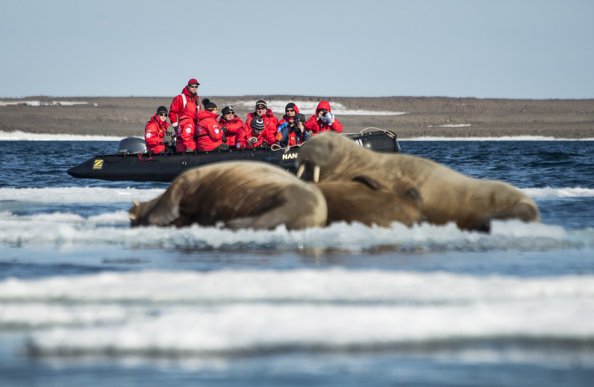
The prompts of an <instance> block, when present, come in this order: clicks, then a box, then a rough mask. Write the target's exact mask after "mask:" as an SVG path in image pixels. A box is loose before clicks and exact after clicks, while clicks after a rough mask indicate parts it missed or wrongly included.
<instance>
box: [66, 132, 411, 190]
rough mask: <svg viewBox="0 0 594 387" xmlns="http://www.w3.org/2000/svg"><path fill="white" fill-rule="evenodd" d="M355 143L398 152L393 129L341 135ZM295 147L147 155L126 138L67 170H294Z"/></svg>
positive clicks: (90, 174)
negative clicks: (230, 165)
mask: <svg viewBox="0 0 594 387" xmlns="http://www.w3.org/2000/svg"><path fill="white" fill-rule="evenodd" d="M345 136H347V137H349V138H350V139H352V140H353V141H355V142H356V143H357V144H358V145H360V146H362V147H365V148H368V149H371V150H374V151H377V152H400V144H399V143H398V139H397V136H396V134H395V133H394V132H392V131H388V130H382V129H375V128H374V129H373V130H363V131H361V133H357V134H345ZM298 151H299V146H293V147H286V148H282V147H277V146H273V147H272V148H266V149H263V148H261V149H229V150H224V151H212V152H193V153H165V154H150V153H147V152H146V146H145V143H144V139H143V138H139V137H127V138H125V139H123V140H121V141H120V145H119V149H118V152H117V153H116V154H106V155H97V156H94V157H91V158H90V159H88V160H86V161H84V162H82V163H81V164H79V165H76V166H74V167H72V168H70V169H69V170H68V174H69V175H71V176H74V177H78V178H86V179H101V180H130V181H162V182H170V181H172V180H173V179H174V178H175V177H176V176H177V175H179V174H180V173H182V172H184V171H185V170H187V169H190V168H195V167H199V166H202V165H206V164H211V163H216V162H221V161H240V160H253V161H263V162H267V163H271V164H274V165H277V166H279V167H281V168H284V169H286V170H288V171H292V172H295V159H296V158H297V152H298Z"/></svg>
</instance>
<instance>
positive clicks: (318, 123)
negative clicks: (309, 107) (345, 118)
mask: <svg viewBox="0 0 594 387" xmlns="http://www.w3.org/2000/svg"><path fill="white" fill-rule="evenodd" d="M305 129H307V130H311V132H312V134H314V135H315V134H317V133H320V132H327V131H330V130H331V131H334V132H337V133H342V123H341V122H340V121H338V119H337V118H336V117H334V114H332V109H331V108H330V103H329V102H328V101H320V103H319V104H318V107H316V113H315V114H314V115H312V116H311V117H309V119H308V120H307V122H306V123H305Z"/></svg>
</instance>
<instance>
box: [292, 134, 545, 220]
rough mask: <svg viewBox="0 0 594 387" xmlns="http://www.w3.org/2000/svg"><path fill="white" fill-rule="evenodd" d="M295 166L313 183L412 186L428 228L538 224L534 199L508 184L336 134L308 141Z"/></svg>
mask: <svg viewBox="0 0 594 387" xmlns="http://www.w3.org/2000/svg"><path fill="white" fill-rule="evenodd" d="M297 165H298V171H297V176H298V177H300V176H301V177H303V178H304V179H306V180H313V181H314V182H318V181H319V182H331V181H350V180H352V179H353V178H354V177H356V176H360V175H365V176H368V177H369V178H371V179H374V180H376V181H378V182H380V183H381V184H383V185H385V186H386V187H388V189H390V190H397V189H398V187H399V186H400V185H402V184H407V185H409V184H412V185H413V186H415V187H416V188H417V190H418V192H419V193H420V197H421V203H422V204H421V212H422V216H423V218H424V219H425V220H426V221H427V222H429V223H432V224H445V223H447V222H455V223H456V224H457V225H458V227H459V228H461V229H470V230H480V231H489V230H490V223H491V220H493V219H520V220H522V221H525V222H537V221H539V220H540V213H539V210H538V207H537V206H536V204H535V203H534V201H533V200H532V199H531V198H530V197H529V196H527V195H526V194H524V193H523V192H522V191H520V190H519V189H517V188H515V187H513V186H511V185H510V184H507V183H505V182H502V181H497V180H484V179H475V178H471V177H468V176H465V175H463V174H461V173H459V172H456V171H454V170H452V169H450V168H448V167H446V166H443V165H440V164H438V163H436V162H433V161H431V160H428V159H425V158H422V157H416V156H411V155H403V154H388V153H378V152H373V151H370V150H368V149H365V148H363V147H360V146H358V145H357V144H356V143H355V142H353V141H352V140H350V139H348V138H345V137H344V136H342V135H339V134H336V133H331V132H326V133H322V134H319V135H316V136H315V137H313V138H312V139H311V140H309V141H308V142H306V143H305V144H304V145H303V146H302V147H301V148H300V150H299V153H298V156H297Z"/></svg>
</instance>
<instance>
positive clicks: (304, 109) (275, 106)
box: [231, 99, 406, 116]
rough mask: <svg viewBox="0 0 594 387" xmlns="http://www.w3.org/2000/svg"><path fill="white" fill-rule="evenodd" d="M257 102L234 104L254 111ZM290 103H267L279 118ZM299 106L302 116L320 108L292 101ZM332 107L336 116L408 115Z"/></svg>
mask: <svg viewBox="0 0 594 387" xmlns="http://www.w3.org/2000/svg"><path fill="white" fill-rule="evenodd" d="M256 101H257V100H255V99H254V100H253V101H237V102H234V103H232V104H231V105H233V106H241V107H242V108H244V109H247V110H248V111H251V110H253V109H254V106H256ZM288 102H289V101H281V100H271V101H266V104H267V106H268V108H269V109H272V111H273V113H275V114H276V115H277V116H279V115H281V116H282V115H283V114H284V113H285V106H286V105H287V103H288ZM292 102H293V103H295V104H296V105H297V107H298V108H299V112H300V113H301V114H306V115H308V114H309V115H311V114H314V113H315V111H316V107H317V106H318V102H315V101H299V100H294V101H292ZM330 106H331V107H332V113H334V114H336V115H339V116H340V115H349V116H361V115H362V116H398V115H402V114H406V112H395V111H380V110H362V109H349V108H347V107H346V106H344V105H343V104H341V103H340V102H330Z"/></svg>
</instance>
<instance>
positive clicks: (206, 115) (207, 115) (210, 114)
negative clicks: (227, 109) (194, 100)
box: [198, 110, 219, 120]
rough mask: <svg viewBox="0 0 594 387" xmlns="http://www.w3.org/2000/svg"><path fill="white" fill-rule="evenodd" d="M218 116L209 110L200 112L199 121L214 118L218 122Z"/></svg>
mask: <svg viewBox="0 0 594 387" xmlns="http://www.w3.org/2000/svg"><path fill="white" fill-rule="evenodd" d="M218 115H219V114H218V113H215V112H211V111H208V110H200V111H199V112H198V119H199V120H203V119H205V118H214V119H215V120H216V119H217V116H218Z"/></svg>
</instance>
